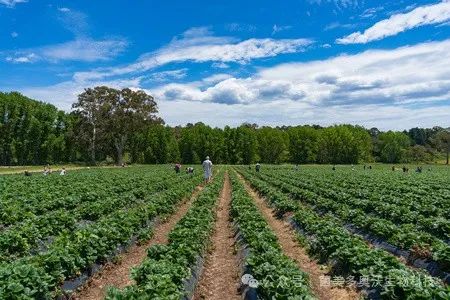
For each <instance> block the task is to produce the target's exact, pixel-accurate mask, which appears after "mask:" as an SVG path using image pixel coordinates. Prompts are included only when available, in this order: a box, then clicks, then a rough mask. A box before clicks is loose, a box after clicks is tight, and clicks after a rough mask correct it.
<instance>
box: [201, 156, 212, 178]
mask: <svg viewBox="0 0 450 300" xmlns="http://www.w3.org/2000/svg"><path fill="white" fill-rule="evenodd" d="M212 166H213V164H212V162H211V161H210V160H209V156H207V157H206V159H205V161H203V163H202V167H203V172H205V182H206V183H208V182H210V181H211V176H212Z"/></svg>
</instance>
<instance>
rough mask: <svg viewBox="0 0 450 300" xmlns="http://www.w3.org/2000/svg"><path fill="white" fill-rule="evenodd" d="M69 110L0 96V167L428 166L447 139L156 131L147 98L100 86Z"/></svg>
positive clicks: (274, 130) (338, 131)
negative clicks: (80, 164)
mask: <svg viewBox="0 0 450 300" xmlns="http://www.w3.org/2000/svg"><path fill="white" fill-rule="evenodd" d="M73 108H74V111H73V112H71V113H69V114H66V113H64V112H62V111H58V110H57V109H56V108H55V107H54V106H52V105H50V104H45V103H42V102H38V101H34V100H31V99H29V98H26V97H24V96H22V95H21V94H19V93H0V165H17V164H18V165H26V164H28V165H30V164H32V165H36V164H47V163H62V162H87V163H96V162H111V163H112V162H114V161H115V162H116V163H120V162H121V161H122V159H126V160H128V161H130V162H132V163H151V164H157V163H174V162H182V163H184V164H198V163H201V162H202V161H203V160H204V159H205V157H206V156H210V157H211V159H212V160H213V162H214V163H216V164H223V163H228V164H253V163H255V162H260V163H275V164H278V163H284V162H292V163H296V164H300V163H332V164H346V163H347V164H350V163H352V164H356V163H359V162H370V161H373V160H374V159H375V160H378V161H382V162H388V163H396V162H407V161H424V160H426V161H429V160H430V161H431V160H435V158H436V156H437V157H440V155H439V153H435V152H436V151H441V152H442V153H446V154H448V153H449V152H450V150H449V149H450V148H449V146H448V145H449V143H448V133H446V132H447V131H446V130H445V129H443V128H440V127H434V128H412V129H411V130H409V131H405V132H393V131H390V132H380V131H379V130H378V129H377V128H371V129H370V130H366V129H364V128H362V127H360V126H352V125H336V126H330V127H325V128H322V127H320V126H297V127H290V126H283V127H267V126H264V127H261V128H258V125H256V124H248V123H245V124H242V125H241V126H239V127H236V128H231V127H229V126H225V128H224V129H220V128H212V127H210V126H208V125H205V124H203V123H201V122H199V123H195V124H187V125H186V126H184V127H181V126H177V127H169V126H163V124H164V123H163V120H161V119H160V118H159V117H157V115H156V114H157V104H156V102H155V100H154V99H153V97H152V96H150V95H147V94H146V93H144V92H143V91H131V90H129V89H123V90H116V89H112V88H109V87H105V86H102V87H95V88H88V89H86V90H85V91H84V92H83V93H82V94H80V95H79V98H78V101H77V102H76V103H74V104H73ZM446 141H447V142H446ZM423 147H425V148H423ZM447 156H448V155H447ZM128 157H129V159H127V158H128Z"/></svg>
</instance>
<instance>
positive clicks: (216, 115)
mask: <svg viewBox="0 0 450 300" xmlns="http://www.w3.org/2000/svg"><path fill="white" fill-rule="evenodd" d="M126 77H128V75H127V76H126ZM142 83H143V78H141V77H138V78H132V79H129V80H128V79H122V80H115V81H108V80H101V81H95V80H94V81H92V80H91V81H70V82H64V83H61V84H58V85H54V86H48V87H35V88H27V89H22V90H23V92H24V93H25V94H26V95H28V96H32V97H35V98H37V99H40V100H45V101H49V102H51V103H53V104H56V105H58V106H59V107H61V108H64V109H69V108H70V103H72V102H74V101H75V100H76V95H77V94H78V93H80V92H81V91H82V90H83V88H84V87H90V86H95V85H99V84H106V85H111V86H116V87H127V86H129V87H132V88H142V87H143V85H142ZM147 91H148V93H150V94H152V95H154V96H155V98H156V100H157V102H158V105H159V107H160V111H161V116H162V117H163V118H164V119H165V121H166V122H167V123H168V124H170V125H178V124H185V123H188V122H197V121H202V122H205V123H207V124H211V125H215V126H224V125H239V124H240V123H242V122H246V121H247V122H251V123H258V124H261V125H295V124H321V125H330V124H334V123H352V124H360V125H364V126H366V127H372V126H376V127H379V128H381V129H405V128H408V127H415V126H423V127H430V126H435V125H440V126H446V127H448V126H449V125H450V124H449V122H450V121H449V120H450V105H448V103H449V101H450V39H449V40H446V41H442V42H430V43H423V44H418V45H413V46H407V47H401V48H398V49H393V50H370V51H365V52H361V53H358V54H354V55H341V56H337V57H333V58H329V59H324V60H317V61H310V62H302V63H285V64H280V65H276V66H274V67H269V68H263V69H260V70H259V71H258V72H257V73H255V74H253V76H251V77H246V78H236V77H232V76H231V75H229V74H225V73H218V74H213V75H210V76H208V77H206V78H204V79H201V80H198V81H195V82H188V83H170V84H163V83H161V84H160V85H159V86H157V87H154V88H151V89H147Z"/></svg>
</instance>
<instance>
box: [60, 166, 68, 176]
mask: <svg viewBox="0 0 450 300" xmlns="http://www.w3.org/2000/svg"><path fill="white" fill-rule="evenodd" d="M66 174H67V172H66V168H62V170H61V173H59V175H61V176H65V175H66Z"/></svg>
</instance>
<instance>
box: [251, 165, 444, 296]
mask: <svg viewBox="0 0 450 300" xmlns="http://www.w3.org/2000/svg"><path fill="white" fill-rule="evenodd" d="M243 174H244V176H245V177H246V178H247V180H249V182H250V183H251V185H252V186H253V187H254V188H255V189H256V190H258V192H260V193H261V194H263V195H264V196H265V197H266V199H267V201H268V202H269V203H270V204H271V205H272V206H274V207H275V208H279V209H280V210H281V211H284V210H285V208H287V207H289V206H291V207H293V208H294V209H293V210H292V211H293V212H294V213H295V215H294V217H293V219H294V221H295V223H296V225H297V226H298V227H299V228H300V229H301V232H302V233H303V234H304V235H306V237H307V238H306V239H305V243H306V245H307V246H308V250H309V253H310V254H311V255H313V256H316V257H318V258H319V259H321V260H322V261H328V262H330V263H331V262H333V264H332V268H333V271H334V272H335V273H336V274H343V275H351V276H354V277H355V278H359V279H360V278H362V277H366V278H377V279H382V280H385V282H383V284H381V285H380V286H377V287H376V289H377V290H378V291H379V292H380V293H381V298H383V299H449V297H450V289H449V288H447V287H445V286H444V285H443V284H442V282H440V281H439V280H437V279H435V278H433V277H431V276H429V275H427V274H425V273H424V272H421V271H416V270H413V269H410V268H408V267H407V266H405V265H404V264H403V263H401V262H400V261H399V260H398V259H397V258H395V257H394V256H392V255H390V254H388V253H386V252H385V251H382V250H374V249H372V248H370V247H369V246H368V245H367V244H366V243H365V241H364V240H363V239H361V238H359V237H357V236H355V235H353V234H351V233H349V232H348V231H347V230H346V229H345V228H343V227H342V226H341V224H339V223H336V222H335V220H334V219H333V218H330V217H328V216H320V215H318V214H317V213H315V212H314V211H313V210H311V209H310V208H308V207H306V206H303V205H301V204H300V203H298V202H296V201H294V200H292V199H290V198H289V197H288V195H287V194H285V193H282V192H281V191H279V190H278V189H276V188H273V187H271V186H270V184H269V183H268V182H264V181H262V180H259V179H258V178H256V177H255V176H253V175H251V174H249V173H245V172H243ZM289 202H290V203H291V204H290V205H287V203H289Z"/></svg>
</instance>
